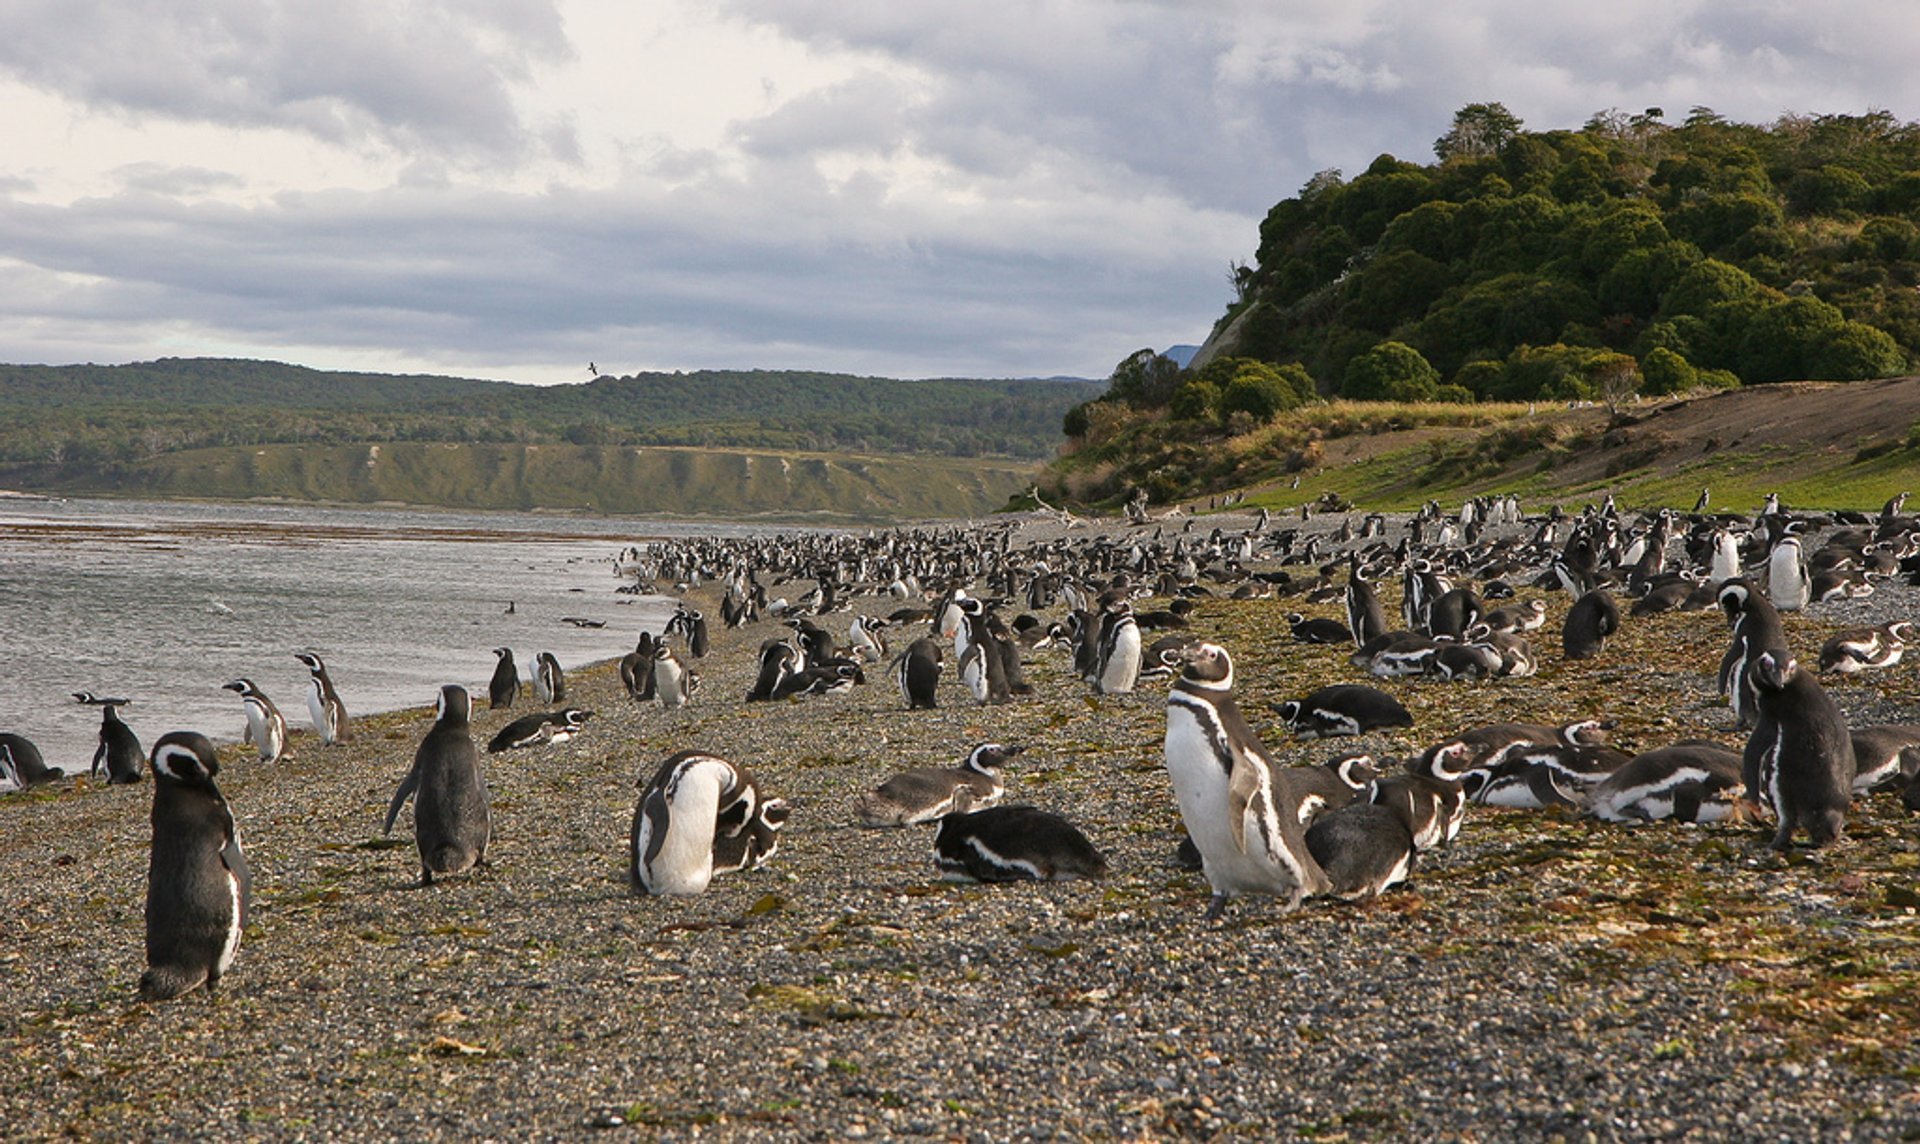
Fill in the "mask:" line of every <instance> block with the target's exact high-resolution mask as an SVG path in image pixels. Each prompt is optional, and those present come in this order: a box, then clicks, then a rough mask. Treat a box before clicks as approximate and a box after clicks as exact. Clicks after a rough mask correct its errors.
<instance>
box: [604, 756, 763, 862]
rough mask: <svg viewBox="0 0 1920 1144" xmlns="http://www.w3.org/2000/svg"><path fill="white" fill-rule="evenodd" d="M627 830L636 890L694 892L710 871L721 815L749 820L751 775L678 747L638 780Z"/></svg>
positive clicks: (756, 800)
mask: <svg viewBox="0 0 1920 1144" xmlns="http://www.w3.org/2000/svg"><path fill="white" fill-rule="evenodd" d="M639 785H640V787H641V791H640V800H639V801H638V802H637V803H635V804H634V808H633V826H632V828H631V829H630V830H629V832H628V834H627V878H628V881H629V882H630V883H631V884H632V886H633V890H634V892H635V893H638V894H669V895H687V894H698V893H702V892H704V891H705V890H706V888H707V884H708V883H709V882H710V881H712V879H713V873H714V839H715V835H716V833H717V832H718V831H719V830H721V829H723V828H722V826H721V821H722V819H723V818H724V819H726V820H727V821H729V822H734V823H738V824H740V825H739V826H738V827H737V828H736V833H737V832H738V831H742V830H745V829H746V825H745V824H747V823H750V822H753V821H755V815H756V813H757V810H758V807H759V804H760V795H759V790H758V788H757V787H756V786H755V785H754V782H753V778H752V776H750V775H748V774H747V772H746V771H745V770H744V769H742V768H740V767H738V766H735V765H734V764H733V763H730V762H728V761H727V760H726V759H723V758H721V757H720V756H718V755H712V754H708V753H707V752H705V751H681V752H679V753H678V754H676V755H673V756H672V757H670V758H668V759H667V760H666V761H665V762H663V763H661V764H660V767H659V769H658V770H656V771H655V772H654V773H653V776H652V777H651V778H649V779H647V780H646V781H644V782H642V783H641V784H639Z"/></svg>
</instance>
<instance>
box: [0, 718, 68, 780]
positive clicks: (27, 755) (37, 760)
mask: <svg viewBox="0 0 1920 1144" xmlns="http://www.w3.org/2000/svg"><path fill="white" fill-rule="evenodd" d="M0 757H4V758H5V760H6V765H7V769H8V771H9V772H10V773H11V774H12V776H13V781H14V783H15V784H16V786H15V789H24V788H26V787H33V786H39V785H40V784H41V783H50V782H55V781H57V780H59V779H63V778H66V777H67V772H66V771H64V770H61V769H60V768H59V767H50V766H48V765H47V761H46V759H45V758H43V757H42V756H41V754H40V748H39V747H36V746H34V744H33V740H31V739H29V738H27V737H26V736H25V735H16V734H14V733H13V732H11V731H5V732H0Z"/></svg>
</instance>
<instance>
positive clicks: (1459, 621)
mask: <svg viewBox="0 0 1920 1144" xmlns="http://www.w3.org/2000/svg"><path fill="white" fill-rule="evenodd" d="M1484 611H1486V605H1484V604H1482V603H1481V602H1480V597H1479V596H1476V595H1475V594H1474V592H1473V589H1471V588H1451V589H1448V590H1447V591H1445V592H1443V593H1441V594H1440V595H1438V596H1436V597H1434V600H1433V603H1432V604H1431V605H1429V606H1428V608H1427V634H1428V635H1430V636H1433V637H1435V638H1438V637H1440V636H1451V637H1453V638H1454V639H1460V638H1462V637H1464V636H1465V635H1466V634H1467V629H1468V628H1470V627H1472V626H1473V625H1475V624H1477V623H1479V622H1480V615H1481V613H1482V612H1484Z"/></svg>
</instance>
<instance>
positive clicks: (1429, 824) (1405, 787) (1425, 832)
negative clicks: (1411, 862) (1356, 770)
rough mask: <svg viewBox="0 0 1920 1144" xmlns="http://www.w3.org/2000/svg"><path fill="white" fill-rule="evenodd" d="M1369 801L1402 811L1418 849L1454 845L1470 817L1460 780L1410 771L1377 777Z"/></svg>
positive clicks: (1368, 796)
mask: <svg viewBox="0 0 1920 1144" xmlns="http://www.w3.org/2000/svg"><path fill="white" fill-rule="evenodd" d="M1367 801H1368V802H1373V803H1379V804H1381V805H1384V806H1391V807H1393V808H1394V809H1395V810H1397V811H1399V812H1400V813H1401V815H1402V816H1403V818H1404V819H1405V821H1406V822H1407V824H1408V826H1409V828H1410V829H1411V830H1412V832H1413V845H1414V848H1415V849H1416V850H1431V849H1433V848H1434V847H1436V846H1450V845H1452V844H1453V840H1454V839H1455V838H1456V837H1458V836H1459V834H1460V825H1461V823H1463V822H1465V821H1466V817H1467V794H1466V790H1465V789H1464V788H1463V787H1462V786H1461V785H1460V784H1459V783H1457V782H1451V781H1449V780H1447V779H1440V778H1435V777H1433V776H1432V775H1419V774H1414V773H1412V772H1410V771H1405V772H1401V773H1400V774H1395V775H1387V776H1385V777H1382V778H1378V779H1375V780H1374V781H1373V782H1372V784H1370V785H1369V786H1368V788H1367Z"/></svg>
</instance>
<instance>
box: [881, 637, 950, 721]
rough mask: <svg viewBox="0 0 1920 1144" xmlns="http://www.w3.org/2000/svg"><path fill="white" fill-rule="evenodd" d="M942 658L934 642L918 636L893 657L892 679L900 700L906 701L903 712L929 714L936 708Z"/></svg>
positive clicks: (937, 645) (938, 703) (943, 654)
mask: <svg viewBox="0 0 1920 1144" xmlns="http://www.w3.org/2000/svg"><path fill="white" fill-rule="evenodd" d="M944 656H945V653H943V652H942V651H941V650H940V645H939V644H938V643H937V642H935V641H934V640H932V639H930V638H928V637H926V636H921V637H920V638H919V639H916V640H914V641H913V642H912V643H910V644H908V645H907V650H906V651H903V652H901V653H900V654H899V655H898V656H896V657H894V661H893V677H894V680H895V681H896V682H898V683H899V684H900V697H901V698H902V699H904V700H906V702H907V710H909V711H919V710H921V709H926V710H929V711H930V710H932V709H934V708H936V707H938V706H940V699H939V694H938V692H939V685H940V671H941V666H942V664H941V661H942V659H943V658H944Z"/></svg>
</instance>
